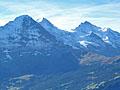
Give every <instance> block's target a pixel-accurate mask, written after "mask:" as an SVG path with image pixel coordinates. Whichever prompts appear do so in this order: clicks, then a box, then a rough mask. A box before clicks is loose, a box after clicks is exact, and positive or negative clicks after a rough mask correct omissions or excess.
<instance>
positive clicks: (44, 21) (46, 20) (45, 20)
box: [41, 17, 51, 24]
mask: <svg viewBox="0 0 120 90" xmlns="http://www.w3.org/2000/svg"><path fill="white" fill-rule="evenodd" d="M41 23H50V24H51V22H50V21H49V20H48V19H46V18H44V17H43V19H42V21H41Z"/></svg>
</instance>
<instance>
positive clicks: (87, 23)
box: [81, 21, 95, 26]
mask: <svg viewBox="0 0 120 90" xmlns="http://www.w3.org/2000/svg"><path fill="white" fill-rule="evenodd" d="M81 25H87V26H95V25H93V24H92V23H90V22H88V21H85V22H83V23H81Z"/></svg>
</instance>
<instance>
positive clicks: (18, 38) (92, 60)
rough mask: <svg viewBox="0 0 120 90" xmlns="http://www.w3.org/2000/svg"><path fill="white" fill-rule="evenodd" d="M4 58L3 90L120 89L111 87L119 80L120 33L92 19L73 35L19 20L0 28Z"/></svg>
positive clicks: (1, 67) (1, 70)
mask: <svg viewBox="0 0 120 90" xmlns="http://www.w3.org/2000/svg"><path fill="white" fill-rule="evenodd" d="M0 57H1V58H0V82H1V85H0V89H1V90H73V88H74V90H113V89H112V88H115V89H114V90H119V88H120V86H119V84H118V85H114V86H113V87H111V89H110V85H109V84H111V83H112V82H114V83H115V82H117V83H118V82H120V79H119V78H120V67H119V66H120V33H119V32H116V31H114V30H112V29H110V28H101V27H98V26H95V25H93V24H91V23H90V22H88V21H85V22H84V23H81V24H80V25H79V26H78V27H76V28H75V29H73V31H72V32H69V31H64V30H61V29H59V28H57V27H56V26H54V25H53V24H52V23H51V22H50V21H48V20H47V19H46V18H43V20H42V21H41V22H38V21H35V20H34V19H32V17H30V16H28V15H22V16H19V17H16V18H15V20H14V21H10V22H8V23H7V24H6V25H4V26H1V27H0ZM106 76H107V77H106ZM114 83H113V84H114ZM105 85H106V86H107V88H109V89H107V88H106V86H105Z"/></svg>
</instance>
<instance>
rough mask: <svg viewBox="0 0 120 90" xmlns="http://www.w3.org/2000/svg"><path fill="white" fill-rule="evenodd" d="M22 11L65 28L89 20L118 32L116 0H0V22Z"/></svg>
mask: <svg viewBox="0 0 120 90" xmlns="http://www.w3.org/2000/svg"><path fill="white" fill-rule="evenodd" d="M23 14H27V15H30V16H31V17H33V18H34V19H35V20H37V19H40V20H41V19H42V18H43V17H45V18H47V19H48V20H50V21H51V22H52V23H53V24H54V25H56V26H57V27H59V28H61V29H65V30H70V29H74V28H75V27H77V26H78V25H79V24H80V23H81V22H84V21H89V22H91V23H93V24H95V25H98V26H101V27H110V28H112V29H113V30H116V31H119V32H120V25H119V24H120V0H0V25H4V24H5V23H7V22H8V21H11V20H14V18H15V17H17V16H20V15H23Z"/></svg>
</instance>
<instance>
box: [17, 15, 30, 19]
mask: <svg viewBox="0 0 120 90" xmlns="http://www.w3.org/2000/svg"><path fill="white" fill-rule="evenodd" d="M18 19H21V20H24V19H32V17H30V16H29V15H21V16H19V17H16V18H15V20H18Z"/></svg>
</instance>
